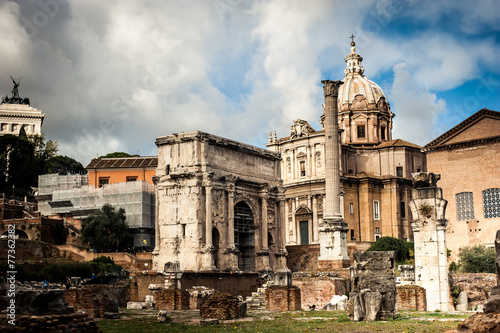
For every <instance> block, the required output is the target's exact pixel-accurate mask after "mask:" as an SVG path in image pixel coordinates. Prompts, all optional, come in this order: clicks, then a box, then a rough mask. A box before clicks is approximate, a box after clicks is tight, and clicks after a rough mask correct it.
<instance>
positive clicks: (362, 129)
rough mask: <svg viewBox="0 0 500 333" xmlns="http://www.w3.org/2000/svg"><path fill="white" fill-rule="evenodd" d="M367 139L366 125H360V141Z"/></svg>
mask: <svg viewBox="0 0 500 333" xmlns="http://www.w3.org/2000/svg"><path fill="white" fill-rule="evenodd" d="M364 138H365V125H358V139H364Z"/></svg>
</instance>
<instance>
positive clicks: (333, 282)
mask: <svg viewBox="0 0 500 333" xmlns="http://www.w3.org/2000/svg"><path fill="white" fill-rule="evenodd" d="M293 284H294V285H295V286H297V287H298V288H299V289H300V295H301V304H302V310H308V309H309V306H311V305H316V309H321V308H322V307H323V305H325V304H326V303H329V302H330V300H331V299H332V296H333V295H345V294H346V284H345V282H344V280H343V279H341V278H340V277H338V276H329V275H328V274H326V273H324V274H323V275H321V274H320V275H315V274H300V275H299V274H298V273H295V274H294V275H293Z"/></svg>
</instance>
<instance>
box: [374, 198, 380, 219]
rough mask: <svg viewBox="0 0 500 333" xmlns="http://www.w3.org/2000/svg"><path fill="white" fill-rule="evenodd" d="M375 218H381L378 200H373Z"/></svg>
mask: <svg viewBox="0 0 500 333" xmlns="http://www.w3.org/2000/svg"><path fill="white" fill-rule="evenodd" d="M373 219H375V220H380V210H379V203H378V201H374V202H373Z"/></svg>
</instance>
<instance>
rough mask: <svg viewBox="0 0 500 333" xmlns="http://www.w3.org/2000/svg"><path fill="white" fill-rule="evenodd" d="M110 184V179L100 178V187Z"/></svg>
mask: <svg viewBox="0 0 500 333" xmlns="http://www.w3.org/2000/svg"><path fill="white" fill-rule="evenodd" d="M106 184H109V177H99V187H103V186H104V185H106Z"/></svg>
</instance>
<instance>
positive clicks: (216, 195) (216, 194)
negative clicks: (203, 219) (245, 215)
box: [212, 191, 224, 220]
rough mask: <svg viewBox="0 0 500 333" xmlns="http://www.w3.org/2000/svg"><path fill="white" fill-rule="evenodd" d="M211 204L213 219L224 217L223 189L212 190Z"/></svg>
mask: <svg viewBox="0 0 500 333" xmlns="http://www.w3.org/2000/svg"><path fill="white" fill-rule="evenodd" d="M212 204H213V209H212V211H213V214H214V220H215V219H218V218H221V219H222V218H224V192H223V191H212Z"/></svg>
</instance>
